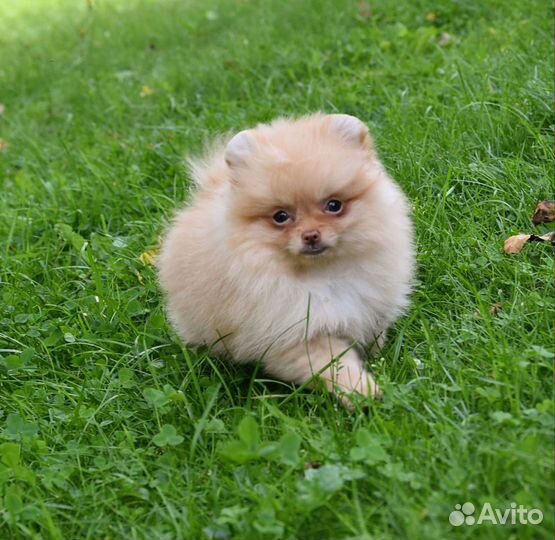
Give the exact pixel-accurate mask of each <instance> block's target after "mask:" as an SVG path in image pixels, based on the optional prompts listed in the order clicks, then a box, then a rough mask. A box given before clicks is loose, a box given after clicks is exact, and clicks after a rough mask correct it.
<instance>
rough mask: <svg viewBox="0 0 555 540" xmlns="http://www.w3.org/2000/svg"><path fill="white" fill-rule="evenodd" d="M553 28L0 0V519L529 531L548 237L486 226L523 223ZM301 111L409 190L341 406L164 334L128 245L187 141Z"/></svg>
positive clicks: (354, 534)
mask: <svg viewBox="0 0 555 540" xmlns="http://www.w3.org/2000/svg"><path fill="white" fill-rule="evenodd" d="M553 30H554V28H553V19H552V12H551V6H550V4H549V3H548V2H547V1H545V0H530V1H528V2H518V1H515V0H496V1H492V2H481V1H478V0H469V1H466V2H463V1H448V0H436V1H433V2H432V1H423V0H417V1H410V0H383V1H380V2H375V1H372V2H370V4H368V3H367V2H358V1H354V0H353V1H347V0H344V1H340V0H311V1H307V0H305V1H303V0H287V1H281V2H280V1H277V0H275V1H271V0H189V1H183V0H182V1H178V0H159V1H154V0H151V1H147V0H112V1H109V0H96V1H95V0H88V1H85V0H79V1H77V0H58V1H55V0H3V1H2V2H1V3H0V103H2V106H0V111H1V112H0V187H1V193H0V538H2V539H27V538H29V539H47V540H50V539H52V540H62V539H63V540H80V539H94V540H96V539H106V540H108V539H113V540H115V539H126V540H127V539H148V540H156V539H164V540H170V539H171V540H173V539H181V538H183V539H195V540H196V539H199V540H200V539H237V540H250V539H253V540H255V539H256V540H259V539H260V540H269V539H286V540H293V539H298V540H312V539H314V540H331V539H333V540H340V539H341V540H347V539H350V540H355V539H358V540H370V539H376V540H385V539H405V538H406V539H416V540H420V539H425V540H443V539H446V538H454V539H458V538H477V539H480V540H482V539H490V538H492V539H507V538H514V539H517V538H518V539H534V540H536V539H551V538H552V535H553V529H554V518H553V502H552V499H553V495H554V491H555V489H554V482H555V479H554V474H553V472H554V465H553V429H554V401H553V363H552V361H553V349H554V343H553V341H554V340H553V334H552V327H553V321H554V315H555V314H554V302H553V299H554V292H555V291H554V286H553V250H552V248H551V247H550V246H549V245H548V244H539V243H534V244H530V245H528V246H526V247H525V249H524V250H523V252H522V253H521V254H519V255H513V256H508V255H505V254H504V253H503V241H504V239H505V238H507V237H508V236H510V235H512V234H516V233H518V232H537V233H543V232H546V231H548V230H550V229H549V226H538V227H536V226H534V225H532V224H531V222H530V217H531V215H532V214H533V211H534V208H535V206H536V203H537V202H538V201H540V200H542V199H548V198H553V191H554V184H553V173H554V168H553V167H554V162H555V160H554V154H553V135H554V125H555V119H554V114H553V95H554V88H553V76H554V61H553V42H552V36H553ZM317 110H322V111H326V112H344V113H349V114H353V115H356V116H358V117H360V118H361V119H363V120H364V121H365V122H366V123H367V124H368V125H369V126H370V128H371V130H372V132H373V133H374V136H375V139H376V142H377V146H378V148H379V150H380V154H381V156H382V158H383V160H384V162H385V163H386V165H387V166H388V168H389V169H390V171H391V173H392V175H393V176H394V177H395V178H396V179H397V180H398V182H399V183H400V184H401V185H402V187H403V188H404V190H405V191H406V193H407V194H408V196H409V197H410V199H411V201H412V204H413V212H414V219H415V222H416V229H417V241H418V264H419V270H418V280H417V283H416V288H415V293H414V296H413V303H412V307H411V309H410V311H409V313H408V314H407V316H406V317H405V318H403V319H402V320H401V321H400V322H399V323H398V324H397V325H396V326H395V328H394V330H393V332H392V333H391V337H390V339H389V342H388V344H387V346H386V348H385V349H384V350H383V352H382V354H381V356H380V358H375V359H374V360H373V366H372V370H373V372H374V374H375V376H376V378H377V380H378V381H379V382H380V384H381V386H382V388H383V389H384V391H385V397H384V399H383V401H381V402H379V403H373V404H371V405H370V410H369V413H368V414H364V413H363V412H361V411H358V410H357V411H355V412H353V413H349V412H348V411H346V410H344V409H343V408H342V407H341V406H339V405H338V404H337V403H336V402H335V401H334V399H333V398H331V397H330V396H328V395H325V394H323V393H319V392H310V391H308V390H304V389H295V388H293V387H292V386H290V385H287V384H284V383H280V382H278V381H271V380H268V379H267V378H266V377H265V376H264V374H263V373H261V372H260V371H259V370H257V369H255V368H254V367H253V366H247V367H244V366H243V367H236V366H232V365H229V364H227V363H224V362H223V361H221V360H219V359H218V358H216V357H214V356H213V355H211V354H210V351H208V350H198V351H195V350H192V349H188V348H186V347H185V346H184V345H183V344H182V343H180V341H179V340H178V338H177V337H176V335H175V333H174V332H173V330H172V329H171V328H170V327H169V325H168V322H167V319H166V317H165V314H164V307H163V298H162V297H161V294H160V291H159V288H158V285H157V281H156V274H155V270H154V267H153V264H152V262H153V258H154V256H155V250H156V249H157V246H158V244H159V239H160V235H161V234H162V232H163V231H164V229H165V227H166V226H167V223H168V222H169V220H170V219H171V217H172V215H173V213H174V212H175V210H176V209H177V208H179V207H180V206H181V205H182V204H183V203H184V201H185V200H186V199H187V198H188V196H189V178H188V175H187V171H186V168H185V166H184V158H185V156H186V155H187V154H188V153H191V152H193V153H194V152H196V151H198V150H199V149H200V148H201V147H202V145H203V141H205V140H206V139H207V138H209V137H211V136H212V135H214V134H216V133H218V132H222V131H227V130H230V131H237V130H239V129H242V128H245V127H249V126H252V125H254V124H256V123H257V122H262V121H267V120H270V119H272V118H274V117H276V116H280V115H300V114H305V113H308V112H313V111H317ZM391 234H392V235H393V234H395V231H394V230H392V231H391ZM465 502H471V503H473V504H474V505H475V508H476V511H475V513H474V517H475V518H477V517H478V514H479V512H480V509H481V508H482V506H483V505H484V504H485V503H490V504H491V505H492V507H493V508H498V509H501V510H502V511H504V510H505V509H510V508H511V506H510V505H511V503H516V504H517V505H523V506H524V507H526V508H527V509H534V508H537V509H539V510H541V511H542V512H543V516H544V519H543V522H541V523H539V524H537V525H532V524H521V523H519V522H518V521H517V522H516V523H515V524H510V521H511V520H510V518H509V524H507V525H495V524H492V523H491V522H486V523H482V524H474V525H462V526H459V527H455V526H452V525H451V524H450V522H449V515H450V513H451V512H452V511H453V510H454V509H455V505H456V504H462V503H465ZM467 508H468V507H467Z"/></svg>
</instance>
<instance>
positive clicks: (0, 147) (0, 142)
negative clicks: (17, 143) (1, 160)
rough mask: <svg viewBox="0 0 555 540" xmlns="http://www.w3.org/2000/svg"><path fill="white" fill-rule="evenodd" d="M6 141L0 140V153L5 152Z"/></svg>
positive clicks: (6, 148)
mask: <svg viewBox="0 0 555 540" xmlns="http://www.w3.org/2000/svg"><path fill="white" fill-rule="evenodd" d="M8 146H9V144H8V141H6V139H0V152H6V150H8Z"/></svg>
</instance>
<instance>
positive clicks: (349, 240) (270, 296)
mask: <svg viewBox="0 0 555 540" xmlns="http://www.w3.org/2000/svg"><path fill="white" fill-rule="evenodd" d="M189 163H190V169H191V173H192V177H193V178H194V180H195V183H196V187H197V189H196V193H195V194H194V197H193V200H192V202H191V204H190V205H189V206H188V207H186V208H185V209H184V210H182V211H181V212H180V213H179V214H178V215H177V218H176V220H175V222H174V223H173V225H172V226H171V227H170V229H169V231H168V233H167V235H166V237H165V239H164V241H163V245H162V250H161V253H160V256H159V259H158V267H159V277H160V282H161V284H162V287H163V289H164V290H165V293H166V296H167V304H168V313H169V317H170V319H171V321H172V323H173V324H174V325H175V328H176V329H177V331H178V333H179V334H180V336H181V338H182V339H183V340H184V341H185V343H187V344H190V345H200V344H207V345H212V346H213V350H214V351H215V352H216V353H218V354H222V355H225V356H227V357H229V358H231V359H233V360H234V361H236V362H251V361H260V362H261V364H262V366H263V368H264V370H265V371H266V372H267V373H269V374H271V375H273V376H275V377H277V378H279V379H282V380H285V381H290V382H293V383H298V384H302V383H306V382H309V381H310V382H313V380H314V378H316V377H318V378H320V379H321V380H323V381H324V382H325V384H326V386H327V388H328V389H329V390H330V391H331V392H334V393H335V394H336V395H338V396H339V397H340V398H341V399H342V400H343V401H344V403H345V404H347V405H348V404H349V403H350V401H349V396H350V395H351V394H353V393H358V394H362V395H364V396H369V397H378V396H379V395H380V393H381V391H380V389H379V387H378V385H377V384H376V383H375V382H374V379H373V378H372V376H371V375H370V373H368V371H367V370H366V369H365V367H364V364H363V361H362V359H361V356H360V355H359V349H360V346H363V345H372V346H374V348H377V347H379V346H381V345H382V344H383V341H384V337H385V333H386V331H387V328H388V327H389V326H390V325H391V324H392V322H393V321H395V320H396V319H397V318H398V317H399V315H400V314H401V313H402V312H403V310H404V309H405V308H406V306H407V304H408V299H409V294H410V291H411V278H412V275H413V270H414V266H415V255H414V246H413V228H412V223H411V219H410V217H409V208H408V204H407V200H406V198H405V196H404V195H403V193H402V191H401V189H400V188H399V187H398V186H397V185H396V184H395V182H394V181H393V180H392V179H391V178H390V176H388V174H387V172H386V171H385V169H384V167H383V165H382V164H381V162H380V161H379V159H378V156H377V154H376V150H375V148H374V145H373V142H372V139H371V137H370V134H369V132H368V129H367V127H366V126H365V125H364V124H363V123H362V122H361V121H360V120H358V119H357V118H355V117H353V116H349V115H345V114H331V115H324V114H315V115H312V116H308V117H305V118H300V119H297V120H291V119H278V120H275V121H274V122H272V123H271V124H269V125H259V126H257V127H256V128H254V129H249V130H246V131H242V132H240V133H238V134H237V135H235V136H234V137H233V138H231V140H229V142H227V144H226V143H221V144H216V145H215V146H214V147H213V148H212V149H211V150H210V151H209V152H208V153H207V155H206V156H205V157H204V158H202V159H198V160H196V159H195V160H190V162H189ZM362 351H363V349H362Z"/></svg>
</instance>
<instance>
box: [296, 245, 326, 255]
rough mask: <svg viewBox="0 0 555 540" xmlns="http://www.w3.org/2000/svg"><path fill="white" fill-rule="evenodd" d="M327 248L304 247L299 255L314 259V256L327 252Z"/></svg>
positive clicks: (320, 246)
mask: <svg viewBox="0 0 555 540" xmlns="http://www.w3.org/2000/svg"><path fill="white" fill-rule="evenodd" d="M328 247H329V246H322V245H319V246H305V247H303V248H302V249H301V255H306V256H308V257H314V256H315V255H321V254H322V253H324V251H327V250H328Z"/></svg>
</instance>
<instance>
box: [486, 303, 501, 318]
mask: <svg viewBox="0 0 555 540" xmlns="http://www.w3.org/2000/svg"><path fill="white" fill-rule="evenodd" d="M502 309H503V304H502V303H501V302H496V303H495V304H493V306H491V307H490V308H489V312H490V315H497V314H498V313H499V312H500V311H501V310H502Z"/></svg>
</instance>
